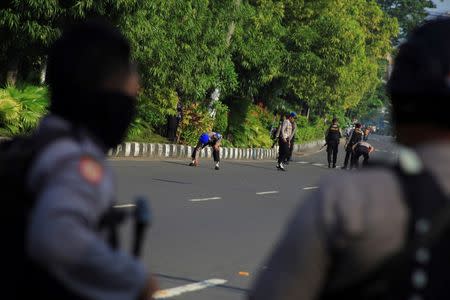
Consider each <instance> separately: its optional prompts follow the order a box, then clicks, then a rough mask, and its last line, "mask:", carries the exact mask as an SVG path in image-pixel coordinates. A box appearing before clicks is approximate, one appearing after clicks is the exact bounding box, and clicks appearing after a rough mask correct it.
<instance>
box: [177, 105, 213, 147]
mask: <svg viewBox="0 0 450 300" xmlns="http://www.w3.org/2000/svg"><path fill="white" fill-rule="evenodd" d="M213 124H214V119H213V118H212V117H211V115H210V112H209V111H208V109H207V108H205V105H199V104H197V103H191V104H190V105H188V106H187V107H185V110H184V115H183V119H182V121H181V124H180V126H179V133H180V137H181V139H180V141H181V142H182V143H185V144H188V145H196V144H197V142H198V138H199V137H200V135H201V134H202V133H204V132H209V131H211V130H212V127H213Z"/></svg>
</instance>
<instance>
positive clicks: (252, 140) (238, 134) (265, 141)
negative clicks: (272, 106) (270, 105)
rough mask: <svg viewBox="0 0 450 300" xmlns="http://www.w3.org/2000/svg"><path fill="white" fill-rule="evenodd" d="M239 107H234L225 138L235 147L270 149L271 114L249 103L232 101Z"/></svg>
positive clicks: (261, 107) (239, 100) (237, 100)
mask: <svg viewBox="0 0 450 300" xmlns="http://www.w3.org/2000/svg"><path fill="white" fill-rule="evenodd" d="M234 101H236V102H239V103H240V105H239V106H238V105H234V106H233V108H234V110H232V111H231V114H230V123H229V126H228V135H227V138H228V139H229V141H230V142H231V143H232V144H233V145H234V146H235V147H270V146H271V145H272V140H271V139H270V128H271V126H272V122H273V116H272V114H271V113H270V112H269V111H268V110H267V109H266V108H264V107H263V106H260V105H254V104H252V103H251V102H249V101H245V100H242V99H234Z"/></svg>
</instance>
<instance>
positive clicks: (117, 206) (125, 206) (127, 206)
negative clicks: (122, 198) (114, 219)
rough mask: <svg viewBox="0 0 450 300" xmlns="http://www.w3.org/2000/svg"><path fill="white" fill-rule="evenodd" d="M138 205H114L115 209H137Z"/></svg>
mask: <svg viewBox="0 0 450 300" xmlns="http://www.w3.org/2000/svg"><path fill="white" fill-rule="evenodd" d="M135 206H136V204H119V205H114V206H113V207H114V208H129V207H135Z"/></svg>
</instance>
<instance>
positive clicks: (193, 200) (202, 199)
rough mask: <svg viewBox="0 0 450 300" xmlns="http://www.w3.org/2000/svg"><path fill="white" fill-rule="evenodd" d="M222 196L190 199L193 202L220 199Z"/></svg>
mask: <svg viewBox="0 0 450 300" xmlns="http://www.w3.org/2000/svg"><path fill="white" fill-rule="evenodd" d="M220 199H222V197H211V198H201V199H189V201H191V202H202V201H210V200H220Z"/></svg>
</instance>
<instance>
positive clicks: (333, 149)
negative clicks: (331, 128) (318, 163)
mask: <svg viewBox="0 0 450 300" xmlns="http://www.w3.org/2000/svg"><path fill="white" fill-rule="evenodd" d="M338 147H339V141H328V142H327V159H328V165H331V163H333V167H336V160H337V154H338ZM331 156H333V161H331Z"/></svg>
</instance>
